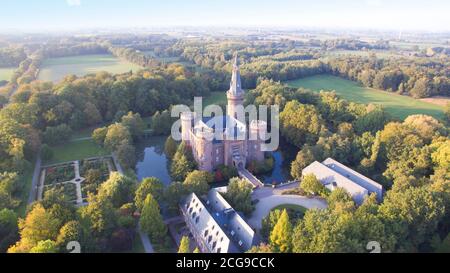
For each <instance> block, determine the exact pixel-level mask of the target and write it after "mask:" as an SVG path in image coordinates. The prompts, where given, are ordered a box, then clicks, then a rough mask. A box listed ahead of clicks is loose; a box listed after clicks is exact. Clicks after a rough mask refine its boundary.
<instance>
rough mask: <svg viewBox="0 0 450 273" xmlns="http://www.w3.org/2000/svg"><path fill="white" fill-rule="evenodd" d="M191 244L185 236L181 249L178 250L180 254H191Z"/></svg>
mask: <svg viewBox="0 0 450 273" xmlns="http://www.w3.org/2000/svg"><path fill="white" fill-rule="evenodd" d="M189 244H190V240H189V237H187V236H183V238H181V242H180V247H179V248H178V253H190V252H191V250H190V246H189Z"/></svg>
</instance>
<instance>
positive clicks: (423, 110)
mask: <svg viewBox="0 0 450 273" xmlns="http://www.w3.org/2000/svg"><path fill="white" fill-rule="evenodd" d="M287 84H288V85H290V86H293V87H297V88H299V87H303V88H307V89H311V90H312V91H315V92H319V91H320V90H335V91H336V93H337V94H338V95H339V96H341V97H342V98H343V99H346V100H348V101H353V102H358V103H365V104H368V103H374V104H380V105H383V106H384V107H385V109H386V110H387V111H388V112H389V113H390V114H391V115H392V116H394V117H396V118H399V119H405V118H406V117H407V116H409V115H414V114H426V115H431V116H434V117H436V118H439V119H443V118H444V111H443V110H444V109H443V107H441V106H438V105H434V104H431V103H427V102H424V101H420V100H416V99H413V98H412V97H408V96H401V95H397V94H394V93H389V92H385V91H381V90H377V89H373V88H366V87H362V86H360V85H359V84H358V83H356V82H353V81H349V80H345V79H342V78H339V77H335V76H331V75H317V76H312V77H307V78H303V79H299V80H295V81H289V82H287Z"/></svg>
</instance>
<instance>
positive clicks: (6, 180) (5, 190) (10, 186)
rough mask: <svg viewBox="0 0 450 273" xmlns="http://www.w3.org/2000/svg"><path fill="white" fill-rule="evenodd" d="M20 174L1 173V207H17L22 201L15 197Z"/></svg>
mask: <svg viewBox="0 0 450 273" xmlns="http://www.w3.org/2000/svg"><path fill="white" fill-rule="evenodd" d="M18 179H19V176H18V175H17V173H9V172H4V173H0V209H3V208H11V209H12V208H16V207H17V206H18V205H19V204H20V201H19V200H17V199H16V198H14V197H13V193H14V192H15V191H16V189H17V183H18Z"/></svg>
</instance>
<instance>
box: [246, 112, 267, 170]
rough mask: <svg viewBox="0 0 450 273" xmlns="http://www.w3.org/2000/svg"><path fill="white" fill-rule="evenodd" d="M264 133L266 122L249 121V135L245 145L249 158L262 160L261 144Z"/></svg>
mask: <svg viewBox="0 0 450 273" xmlns="http://www.w3.org/2000/svg"><path fill="white" fill-rule="evenodd" d="M266 133H267V122H265V121H262V120H252V122H251V123H250V135H249V142H248V147H247V149H248V151H249V157H250V158H251V160H256V161H259V162H261V161H263V160H264V151H263V150H262V148H261V146H262V145H263V144H264V142H265V138H266Z"/></svg>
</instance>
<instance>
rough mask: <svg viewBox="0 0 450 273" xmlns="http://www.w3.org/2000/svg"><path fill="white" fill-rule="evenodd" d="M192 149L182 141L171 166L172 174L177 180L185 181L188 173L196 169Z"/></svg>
mask: <svg viewBox="0 0 450 273" xmlns="http://www.w3.org/2000/svg"><path fill="white" fill-rule="evenodd" d="M194 162H195V161H194V158H193V156H192V151H191V149H190V148H189V147H188V146H187V145H186V143H184V142H182V143H181V144H180V145H179V146H178V149H177V152H176V153H175V155H174V157H173V159H172V165H171V167H170V174H171V177H172V179H173V180H175V181H184V180H185V179H186V177H187V175H188V174H189V173H190V172H192V171H193V170H194V169H195V163H194Z"/></svg>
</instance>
